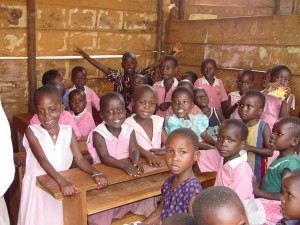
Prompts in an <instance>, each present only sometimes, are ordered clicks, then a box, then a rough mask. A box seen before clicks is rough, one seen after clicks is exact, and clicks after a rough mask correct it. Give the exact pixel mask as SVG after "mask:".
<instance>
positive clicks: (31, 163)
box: [18, 124, 73, 225]
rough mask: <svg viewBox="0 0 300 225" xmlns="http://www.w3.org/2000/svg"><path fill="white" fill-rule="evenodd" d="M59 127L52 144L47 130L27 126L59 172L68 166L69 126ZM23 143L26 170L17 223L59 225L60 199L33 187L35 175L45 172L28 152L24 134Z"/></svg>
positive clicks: (70, 152) (61, 212)
mask: <svg viewBox="0 0 300 225" xmlns="http://www.w3.org/2000/svg"><path fill="white" fill-rule="evenodd" d="M59 127H60V130H59V133H58V137H57V140H56V144H54V143H53V141H52V139H51V137H50V135H49V133H48V131H47V130H45V129H44V128H42V127H41V125H39V124H35V125H30V126H29V128H30V129H31V130H32V132H33V133H34V135H35V136H36V137H37V139H38V141H39V143H40V145H41V147H42V149H43V151H44V153H45V155H46V157H47V159H48V160H49V162H50V163H51V165H52V166H53V167H54V169H55V170H56V171H63V170H67V169H69V168H70V166H71V164H72V160H73V154H72V151H71V149H70V144H71V139H72V128H71V126H68V125H59ZM23 145H24V148H25V150H26V171H25V175H24V178H23V185H22V196H21V203H20V210H19V217H18V225H34V224H43V225H53V224H55V225H63V208H62V201H60V200H57V199H55V198H53V196H51V195H50V194H48V193H47V192H45V191H43V190H42V189H40V188H38V187H37V186H36V177H37V176H40V175H44V174H46V172H45V171H44V169H43V168H42V167H41V165H40V163H39V162H38V161H37V159H36V158H35V156H34V154H33V153H32V151H31V148H30V145H29V142H28V140H27V138H26V136H24V139H23Z"/></svg>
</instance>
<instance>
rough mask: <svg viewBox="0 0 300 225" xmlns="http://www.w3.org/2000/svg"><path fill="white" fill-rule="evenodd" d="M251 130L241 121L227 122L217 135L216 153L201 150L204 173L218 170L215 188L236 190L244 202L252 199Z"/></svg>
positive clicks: (201, 164) (230, 120)
mask: <svg viewBox="0 0 300 225" xmlns="http://www.w3.org/2000/svg"><path fill="white" fill-rule="evenodd" d="M247 135H248V129H247V127H246V125H245V124H244V123H243V122H242V121H239V120H235V119H228V120H225V121H224V122H223V123H222V125H221V127H220V131H219V134H218V139H217V144H216V147H217V150H207V151H200V156H199V159H198V166H199V168H200V171H201V172H211V171H216V172H217V177H216V181H215V186H225V187H229V188H231V189H232V190H234V191H235V192H236V193H237V194H238V196H239V197H240V199H241V200H246V199H253V197H254V196H253V193H252V176H253V172H252V170H251V167H250V166H249V164H248V162H247V158H248V157H247V152H246V151H245V150H243V149H245V145H246V139H247Z"/></svg>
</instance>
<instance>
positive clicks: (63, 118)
mask: <svg viewBox="0 0 300 225" xmlns="http://www.w3.org/2000/svg"><path fill="white" fill-rule="evenodd" d="M47 86H53V87H55V88H56V89H57V90H58V92H59V93H60V95H61V96H63V93H64V89H65V88H64V85H63V84H62V83H59V82H57V81H49V82H48V83H47ZM30 124H41V122H40V120H39V117H38V115H37V114H35V115H34V116H33V117H32V118H31V120H30ZM58 124H64V125H70V126H71V127H72V128H73V131H74V132H75V136H76V139H77V140H78V139H80V138H81V134H80V132H79V130H78V128H77V126H76V123H75V121H74V118H73V116H72V115H71V113H69V112H68V111H66V110H64V109H63V110H62V112H61V113H60V116H59V120H58Z"/></svg>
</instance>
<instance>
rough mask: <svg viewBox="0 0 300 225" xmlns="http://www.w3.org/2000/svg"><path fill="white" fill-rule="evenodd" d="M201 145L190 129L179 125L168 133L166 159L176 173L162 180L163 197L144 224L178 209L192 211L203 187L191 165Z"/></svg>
mask: <svg viewBox="0 0 300 225" xmlns="http://www.w3.org/2000/svg"><path fill="white" fill-rule="evenodd" d="M198 149H199V142H198V137H197V135H196V134H195V133H194V132H193V131H192V130H190V129H187V128H180V129H177V130H174V131H173V132H172V133H171V134H170V135H169V137H168V139H167V143H166V163H167V165H168V167H169V168H170V171H171V173H172V174H173V176H171V177H169V178H168V179H167V180H166V181H165V183H164V184H163V186H162V188H161V195H162V201H161V203H160V204H159V206H158V207H157V209H156V210H155V211H154V212H153V213H152V214H151V215H150V216H149V217H148V218H147V219H146V220H145V221H144V223H145V224H149V225H150V224H151V225H152V224H158V223H159V222H161V221H164V220H165V219H166V218H168V217H170V216H173V215H176V214H179V213H189V214H192V205H193V201H194V199H195V197H196V195H197V194H198V193H199V192H201V191H202V187H201V184H200V181H199V180H198V179H197V178H196V177H195V175H194V172H193V169H192V167H193V164H194V161H195V160H196V159H197V155H198V154H197V153H198Z"/></svg>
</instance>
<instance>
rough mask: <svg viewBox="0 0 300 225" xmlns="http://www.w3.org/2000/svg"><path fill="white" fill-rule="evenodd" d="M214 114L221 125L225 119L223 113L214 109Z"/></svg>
mask: <svg viewBox="0 0 300 225" xmlns="http://www.w3.org/2000/svg"><path fill="white" fill-rule="evenodd" d="M216 113H217V115H218V117H219V120H220V122H221V123H223V122H224V121H225V117H224V115H223V113H222V112H221V111H220V110H219V109H216Z"/></svg>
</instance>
